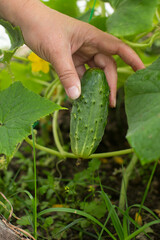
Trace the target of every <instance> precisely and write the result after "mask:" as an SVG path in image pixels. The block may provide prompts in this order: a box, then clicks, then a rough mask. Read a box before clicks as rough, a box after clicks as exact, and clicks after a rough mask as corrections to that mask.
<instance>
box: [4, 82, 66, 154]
mask: <svg viewBox="0 0 160 240" xmlns="http://www.w3.org/2000/svg"><path fill="white" fill-rule="evenodd" d="M60 108H61V107H60V106H58V105H57V104H55V103H53V102H51V101H49V100H48V99H45V98H42V97H40V96H39V95H38V94H36V93H33V92H31V91H30V90H28V89H27V88H25V87H23V85H22V84H21V82H15V83H13V84H12V85H11V86H10V87H9V88H7V89H5V90H3V91H1V92H0V154H5V155H7V156H12V154H13V152H14V150H15V148H16V146H17V144H18V143H20V142H21V141H22V140H23V139H24V138H26V137H27V136H28V135H29V134H30V133H31V125H32V124H33V123H34V122H35V121H36V120H38V119H40V118H41V117H43V116H45V115H48V114H50V113H52V112H54V111H55V110H58V109H60Z"/></svg>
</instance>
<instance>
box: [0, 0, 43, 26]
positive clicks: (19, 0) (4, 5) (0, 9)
mask: <svg viewBox="0 0 160 240" xmlns="http://www.w3.org/2000/svg"><path fill="white" fill-rule="evenodd" d="M41 4H42V3H41V2H40V1H39V0H7V1H6V0H0V18H2V19H4V20H6V21H9V22H11V23H12V24H13V25H14V26H21V25H23V22H25V19H27V18H29V14H30V13H31V12H32V11H33V10H34V9H35V7H36V5H37V6H38V5H41ZM42 5H43V4H42Z"/></svg>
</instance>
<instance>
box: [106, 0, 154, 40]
mask: <svg viewBox="0 0 160 240" xmlns="http://www.w3.org/2000/svg"><path fill="white" fill-rule="evenodd" d="M156 7H157V0H152V1H151V0H141V1H140V0H134V1H133V0H123V1H121V2H120V3H119V5H118V7H117V9H116V10H115V12H114V13H113V14H112V15H111V16H110V17H109V18H108V20H107V30H108V32H109V33H111V34H113V35H115V36H118V37H121V36H130V35H134V34H138V33H141V32H146V31H149V30H151V29H152V27H153V26H152V25H153V18H154V15H155V11H156Z"/></svg>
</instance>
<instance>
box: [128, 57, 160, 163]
mask: <svg viewBox="0 0 160 240" xmlns="http://www.w3.org/2000/svg"><path fill="white" fill-rule="evenodd" d="M159 66H160V58H159V59H157V60H156V61H155V62H154V63H153V64H152V65H150V66H149V67H148V68H146V69H143V70H139V71H137V72H136V73H135V74H133V75H131V76H130V77H129V78H128V80H127V81H126V84H125V94H126V97H125V106H126V113H127V118H128V125H129V130H128V133H127V139H128V141H129V143H130V145H131V146H132V147H133V148H134V150H135V152H136V153H137V155H138V157H139V158H140V160H141V163H142V164H145V163H148V162H151V161H153V160H156V159H158V158H159V157H160V67H159Z"/></svg>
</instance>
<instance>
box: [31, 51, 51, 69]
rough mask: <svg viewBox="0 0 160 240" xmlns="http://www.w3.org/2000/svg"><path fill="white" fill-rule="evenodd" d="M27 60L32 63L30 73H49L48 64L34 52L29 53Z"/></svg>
mask: <svg viewBox="0 0 160 240" xmlns="http://www.w3.org/2000/svg"><path fill="white" fill-rule="evenodd" d="M28 60H29V61H31V62H32V71H33V72H39V71H42V72H44V73H48V72H49V63H48V62H46V61H45V60H43V59H42V58H40V57H38V56H37V55H36V54H35V53H34V52H31V53H30V55H29V56H28Z"/></svg>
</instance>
